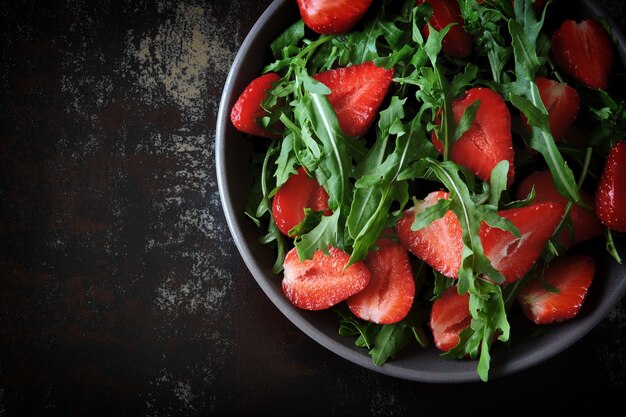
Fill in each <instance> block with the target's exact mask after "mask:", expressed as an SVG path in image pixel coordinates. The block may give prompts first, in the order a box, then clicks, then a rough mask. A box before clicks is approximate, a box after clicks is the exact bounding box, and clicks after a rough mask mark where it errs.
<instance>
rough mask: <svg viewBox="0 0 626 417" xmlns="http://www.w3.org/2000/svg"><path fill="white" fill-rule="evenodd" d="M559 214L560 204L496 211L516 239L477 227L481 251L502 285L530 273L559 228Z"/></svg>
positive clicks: (494, 229)
mask: <svg viewBox="0 0 626 417" xmlns="http://www.w3.org/2000/svg"><path fill="white" fill-rule="evenodd" d="M563 211H564V207H563V205H561V204H555V203H538V204H532V205H530V206H526V207H520V208H514V209H508V210H500V211H499V212H498V214H499V215H500V216H502V217H504V218H506V219H508V220H510V221H511V222H512V223H513V224H514V225H515V226H516V227H517V228H518V229H519V231H520V233H521V236H520V237H519V238H518V237H515V235H513V233H511V232H508V231H505V230H502V229H498V228H496V227H490V226H488V225H487V224H486V223H483V224H482V225H481V228H480V241H481V243H482V245H483V251H484V253H485V256H487V258H489V260H490V261H491V265H493V267H494V268H495V269H497V270H498V271H500V272H501V273H502V275H504V278H505V279H504V282H503V284H508V283H511V282H514V281H517V280H518V279H520V278H522V277H523V276H524V275H526V273H527V272H528V271H530V269H531V268H532V266H533V265H534V264H535V262H536V261H537V259H539V256H540V255H541V252H542V251H543V249H544V247H545V246H546V243H547V242H548V239H550V237H551V236H552V234H553V233H554V230H555V229H556V227H557V226H558V225H559V222H560V221H561V217H562V216H563Z"/></svg>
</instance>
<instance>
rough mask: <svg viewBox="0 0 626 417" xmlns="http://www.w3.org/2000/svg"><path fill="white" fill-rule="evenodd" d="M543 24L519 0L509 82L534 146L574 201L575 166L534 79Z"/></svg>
mask: <svg viewBox="0 0 626 417" xmlns="http://www.w3.org/2000/svg"><path fill="white" fill-rule="evenodd" d="M542 25H543V16H542V18H541V20H537V18H536V16H535V11H534V10H533V5H532V3H531V2H530V1H529V0H525V1H518V2H516V4H515V19H510V20H509V24H508V28H509V32H510V34H511V42H512V45H513V51H514V60H515V75H516V78H517V79H516V81H515V82H514V83H511V85H509V86H508V88H509V91H510V95H509V99H510V101H511V104H513V105H514V106H515V107H517V108H518V109H519V110H520V111H522V112H523V113H524V114H525V115H526V117H527V119H528V123H529V124H530V126H531V127H532V136H531V138H530V146H531V147H532V148H533V149H535V150H537V151H538V152H540V153H541V155H543V157H544V160H545V161H546V164H547V165H548V168H549V169H550V172H551V173H552V176H553V178H554V183H555V186H556V188H557V190H558V191H559V193H561V194H562V195H563V196H565V197H566V198H567V199H568V200H570V201H572V202H574V203H580V202H581V196H580V193H579V191H578V187H577V186H576V180H575V178H574V174H573V173H572V170H571V169H570V167H569V166H568V165H567V163H566V162H565V160H564V159H563V156H562V155H561V154H560V152H559V150H558V148H557V147H556V145H555V143H554V138H553V137H552V134H551V132H550V125H549V121H548V111H547V110H546V108H545V106H544V104H543V102H542V100H541V96H540V95H539V89H538V88H537V85H536V84H535V82H534V79H535V74H536V73H537V70H538V69H539V68H540V67H541V66H542V65H543V63H544V62H545V58H543V57H539V56H538V55H537V50H536V46H537V39H538V37H539V33H540V30H541V27H542Z"/></svg>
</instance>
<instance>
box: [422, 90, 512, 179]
mask: <svg viewBox="0 0 626 417" xmlns="http://www.w3.org/2000/svg"><path fill="white" fill-rule="evenodd" d="M477 100H480V106H479V108H478V111H477V112H476V117H475V118H474V123H473V124H472V126H471V127H470V128H469V129H468V130H467V131H466V132H465V133H464V134H463V135H462V136H461V137H460V138H459V139H458V140H457V141H456V142H454V143H453V144H452V147H451V149H450V159H451V160H452V161H454V162H456V163H457V164H459V165H462V166H464V167H466V168H468V169H469V170H470V171H472V172H474V173H475V174H476V176H477V177H478V178H480V179H482V180H486V181H488V180H489V179H490V177H491V171H492V170H493V168H494V167H495V166H496V165H497V164H498V162H500V161H502V160H507V161H509V172H508V182H509V185H510V184H512V183H513V178H514V167H513V158H514V156H515V155H514V152H513V138H512V135H511V114H510V113H509V109H508V108H507V106H506V103H505V102H504V100H503V99H502V97H501V96H500V95H499V94H498V93H496V92H495V91H493V90H491V89H489V88H484V87H476V88H472V89H470V90H468V91H467V92H466V93H465V94H464V95H463V96H462V97H460V98H458V99H456V100H454V102H453V103H452V110H453V112H454V118H455V119H456V121H457V123H458V122H459V121H460V120H461V117H463V114H464V112H465V109H467V107H469V106H470V105H471V104H472V103H474V102H475V101H477ZM433 144H434V145H435V147H436V148H437V150H439V152H443V144H442V143H441V142H440V141H439V140H438V139H437V137H436V136H435V135H433Z"/></svg>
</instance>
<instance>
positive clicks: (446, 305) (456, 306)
mask: <svg viewBox="0 0 626 417" xmlns="http://www.w3.org/2000/svg"><path fill="white" fill-rule="evenodd" d="M471 321H472V316H471V313H470V310H469V293H465V294H463V295H461V294H459V292H458V288H457V287H456V286H452V287H450V288H448V289H447V290H445V291H444V292H443V294H442V295H441V297H439V298H438V299H436V300H435V302H434V303H433V306H432V309H431V311H430V323H429V324H430V329H431V331H432V334H433V340H434V343H435V346H436V347H437V349H439V350H441V351H443V352H448V351H449V350H450V349H452V348H453V347H455V346H456V345H458V344H459V340H460V334H461V332H462V331H463V330H465V329H466V328H467V327H468V326H469V325H470V323H471Z"/></svg>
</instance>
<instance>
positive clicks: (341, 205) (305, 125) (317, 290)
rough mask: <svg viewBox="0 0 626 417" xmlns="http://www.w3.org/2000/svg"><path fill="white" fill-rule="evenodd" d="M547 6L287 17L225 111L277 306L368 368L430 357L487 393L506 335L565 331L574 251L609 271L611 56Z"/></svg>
mask: <svg viewBox="0 0 626 417" xmlns="http://www.w3.org/2000/svg"><path fill="white" fill-rule="evenodd" d="M555 1H556V4H554V3H555V2H549V1H548V2H544V1H530V0H517V1H515V2H513V1H511V0H483V1H478V0H417V1H415V0H410V1H402V0H398V1H393V0H380V1H372V0H338V1H328V0H297V3H298V6H299V10H300V16H299V17H300V19H298V20H297V21H296V23H294V24H292V25H291V26H290V27H289V28H288V29H286V30H285V31H284V32H283V33H282V34H281V35H280V36H278V37H277V38H276V39H275V40H274V41H273V42H272V43H271V45H270V48H271V51H272V53H273V62H270V63H268V65H267V66H266V67H265V68H264V69H263V70H262V72H261V73H260V74H259V76H258V78H256V79H254V80H251V82H250V84H249V85H248V86H247V88H246V89H245V90H244V91H243V92H242V93H241V95H240V96H239V99H238V100H237V101H236V103H235V105H234V106H233V108H232V111H231V120H232V123H233V125H234V126H235V127H236V128H237V129H238V130H240V131H241V132H244V133H246V134H248V135H249V136H251V137H254V138H251V140H253V141H254V146H255V149H257V150H258V152H257V154H256V155H255V158H254V161H253V162H254V165H255V167H258V175H257V177H256V183H255V185H254V187H253V189H252V190H251V192H250V195H249V199H248V202H247V206H246V214H247V215H248V216H249V217H250V218H251V220H252V221H254V222H255V223H256V224H257V225H258V226H259V227H262V228H263V229H265V230H267V233H266V234H265V235H263V236H262V237H261V238H260V241H261V242H262V243H264V244H268V245H273V247H274V248H275V249H276V254H277V258H276V262H275V264H274V272H275V273H276V274H277V275H278V276H282V288H283V291H284V295H285V297H286V298H287V299H288V300H289V301H290V302H291V303H292V304H293V305H294V306H296V307H298V308H302V309H307V310H326V309H332V310H333V311H334V312H336V314H337V316H338V322H339V324H338V327H339V333H340V334H341V335H343V336H348V337H354V338H355V343H356V345H357V346H359V347H362V348H363V349H366V350H367V351H368V353H369V354H370V355H371V357H372V360H373V362H374V363H375V364H376V365H381V364H383V363H385V362H386V361H388V360H392V359H393V358H395V357H396V355H397V354H398V352H399V351H400V350H401V349H403V348H404V347H405V346H407V345H408V344H410V343H418V344H420V345H422V346H427V345H429V344H434V346H436V347H437V348H438V349H439V350H441V351H442V356H444V357H446V358H458V359H462V358H477V359H478V362H477V372H478V374H479V376H480V378H481V379H483V380H487V379H488V374H489V362H490V354H489V352H490V349H491V347H492V345H494V344H496V343H501V342H507V341H509V337H510V332H511V325H510V322H509V315H511V314H520V315H522V314H523V315H525V316H526V317H527V318H528V320H529V321H530V322H531V323H535V324H538V325H546V324H551V323H556V322H561V321H564V320H569V319H573V318H574V317H575V316H576V315H577V314H578V312H579V310H580V309H581V306H582V305H583V303H584V300H585V298H586V295H587V292H588V291H589V289H590V288H593V287H591V285H592V282H593V279H594V275H595V270H596V265H595V260H594V258H592V257H591V256H589V255H588V254H585V253H584V251H583V250H580V248H581V247H584V245H585V244H589V242H590V241H600V242H603V245H604V247H605V248H606V251H607V252H608V253H609V254H610V255H611V256H612V258H613V259H615V261H616V262H621V259H620V255H619V253H618V252H617V250H616V248H615V245H614V239H619V238H621V234H623V233H625V232H626V142H625V141H624V139H626V134H625V131H626V105H625V104H624V102H623V101H621V100H622V99H621V98H620V97H618V96H617V94H616V93H613V91H612V89H611V86H612V85H613V84H614V83H615V80H614V77H615V76H616V75H615V72H616V71H615V69H616V64H614V62H613V60H614V53H615V52H614V51H615V45H614V43H613V39H612V37H611V33H610V28H608V26H607V25H606V24H605V22H603V21H602V19H600V18H587V19H584V20H574V19H565V18H562V17H560V18H559V17H558V14H555V15H554V16H553V15H552V14H551V13H550V9H551V8H552V7H556V6H557V5H558V2H559V0H555ZM559 19H560V20H559ZM294 20H296V17H294ZM263 138H265V139H263ZM511 342H512V343H514V340H513V341H511Z"/></svg>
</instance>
